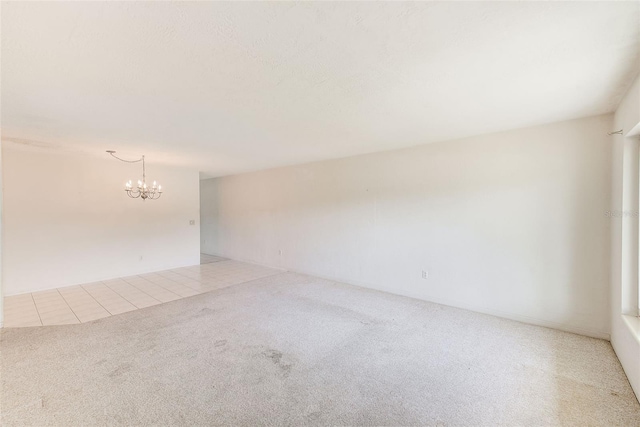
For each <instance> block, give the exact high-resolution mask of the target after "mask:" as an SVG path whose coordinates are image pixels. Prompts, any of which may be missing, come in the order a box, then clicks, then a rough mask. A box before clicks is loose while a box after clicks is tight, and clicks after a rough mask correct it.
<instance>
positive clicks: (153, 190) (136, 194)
mask: <svg viewBox="0 0 640 427" xmlns="http://www.w3.org/2000/svg"><path fill="white" fill-rule="evenodd" d="M107 153H109V154H111V156H112V157H114V158H116V159H118V160H120V161H121V162H126V163H138V162H142V180H138V185H137V186H135V187H134V186H133V184H132V183H131V180H129V181H127V182H126V183H125V184H124V191H126V193H127V196H129V197H131V198H132V199H138V198H140V199H142V200H147V199H149V200H155V199H159V198H160V196H162V185H158V183H157V182H156V181H153V184H152V185H151V186H148V185H147V176H146V170H145V165H144V155H143V156H142V157H141V158H139V159H138V160H125V159H121V158H120V157H118V156H116V152H115V151H113V150H107Z"/></svg>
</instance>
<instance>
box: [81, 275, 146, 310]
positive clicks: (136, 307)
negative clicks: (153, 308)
mask: <svg viewBox="0 0 640 427" xmlns="http://www.w3.org/2000/svg"><path fill="white" fill-rule="evenodd" d="M96 283H100V284H101V285H102V286H104V287H105V288H107V289H109V290H110V291H111V292H113V293H114V294H115V295H116V296H118V297H120V298H121V299H122V300H123V301H124V302H126V303H127V304H129V305H131V306H132V307H134V308H135V309H136V310H140V307H138V306H137V305H135V304H134V303H132V302H131V301H129V300H128V299H126V298H125V297H123V296H122V295H120V294H119V293H117V292H116V291H114V290H113V289H111V288H110V287H109V286H107V284H106V283H104V282H96ZM81 286H82V285H81ZM82 288H83V289H84V286H82ZM84 291H85V292H86V293H88V294H89V295H90V296H91V297H92V298H93V299H95V300H96V302H97V303H98V304H100V305H101V306H102V308H104V309H105V310H106V311H107V313H109V315H110V316H115V315H116V314H122V313H115V314H114V313H112V312H111V310H109V309H108V308H107V307H105V306H104V305H102V303H101V302H100V301H98V299H97V298H96V297H94V296H93V295H91V293H90V292H89V291H87V290H86V289H84Z"/></svg>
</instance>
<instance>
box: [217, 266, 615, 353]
mask: <svg viewBox="0 0 640 427" xmlns="http://www.w3.org/2000/svg"><path fill="white" fill-rule="evenodd" d="M211 255H215V256H219V257H222V258H227V259H232V260H235V261H241V262H246V263H249V264H254V265H259V266H262V267H267V268H273V269H277V270H280V271H289V272H291V273H297V274H304V275H307V276H314V277H319V278H321V279H326V280H331V281H334V282H340V283H345V284H348V285H352V286H358V287H361V288H365V289H373V290H376V291H379V292H385V293H389V294H392V295H401V296H405V297H409V298H414V299H419V300H421V301H427V302H432V303H435V304H440V305H445V306H447V307H454V308H460V309H463V310H469V311H473V312H476V313H482V314H488V315H491V316H496V317H500V318H503V319H509V320H514V321H516V322H521V323H526V324H529V325H535V326H542V327H545V328H550V329H557V330H560V331H564V332H570V333H573V334H577V335H583V336H587V337H591V338H598V339H602V340H606V341H611V335H610V334H609V333H608V332H602V331H595V330H591V329H586V328H580V327H576V326H573V325H566V324H562V323H557V322H553V321H549V320H545V319H539V318H535V317H529V316H523V315H520V314H517V313H511V312H505V311H500V310H494V309H492V308H489V307H484V306H479V305H478V306H472V305H468V304H460V303H459V302H458V301H453V300H447V299H438V298H432V299H425V298H424V297H423V296H421V295H416V294H411V293H410V292H406V293H400V292H391V291H389V290H388V289H383V288H382V287H380V286H376V285H375V284H372V283H366V282H358V281H353V280H350V281H347V280H344V279H342V278H339V277H330V276H326V275H323V274H317V273H314V272H309V271H300V270H296V269H290V268H289V269H287V268H282V267H274V266H272V265H266V264H261V263H258V262H256V261H254V260H250V259H241V258H230V257H229V256H227V255H221V254H211Z"/></svg>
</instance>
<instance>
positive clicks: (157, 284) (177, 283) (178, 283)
mask: <svg viewBox="0 0 640 427" xmlns="http://www.w3.org/2000/svg"><path fill="white" fill-rule="evenodd" d="M141 279H143V280H146V281H147V282H149V283H153V284H154V285H156V286H159V287H161V288H162V289H166V290H167V291H169V292H171V293H174V294H176V293H175V292H173V291H172V290H171V289H169V288H165V287H164V286H162V285H161V284H160V283H154V282H152V281H151V280H149V279H145V278H144V277H141ZM166 279H167V280H171V279H169V278H166ZM171 281H172V282H173V283H175V284H176V285H180V286H182V287H183V288H187V289H191V290H192V291H194V292H195V289H193V288H190V287H189V286H187V285H183V284H182V283H180V282H176V281H175V280H171ZM201 293H202V292H201ZM176 295H178V296H179V297H180V298H187V297H183V296H182V295H179V294H176ZM192 296H193V295H192Z"/></svg>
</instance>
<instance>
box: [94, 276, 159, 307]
mask: <svg viewBox="0 0 640 427" xmlns="http://www.w3.org/2000/svg"><path fill="white" fill-rule="evenodd" d="M122 281H123V282H124V283H126V284H127V285H129V286H131V287H133V288H134V289H136V290H137V291H138V292H141V293H143V294H145V295H146V296H148V297H149V298H151V299H152V300H155V301H158V303H160V304H162V301H160V300H159V299H157V298H154V297H152V296H151V295H149V294H148V293H146V292H145V291H141V290H140V289H138V288H136V287H135V286H133V285H132V284H131V283H129V282H127V281H126V280H124V279H122ZM104 285H105V286H106V287H107V288H109V289H111V290H112V291H113V292H115V293H116V294H118V295H120V296H121V297H122V298H124V299H125V300H127V302H128V303H129V304H131V305H133V306H134V307H135V308H137V309H142V308H146V307H138V306H137V305H135V304H134V303H133V301H129V300H128V299H127V297H125V296H124V295H122V294H121V293H120V292H118V291H116V290H115V289H113V288H112V287H111V286H109V285H107V284H106V283H105V284H104ZM154 305H157V304H154Z"/></svg>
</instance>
